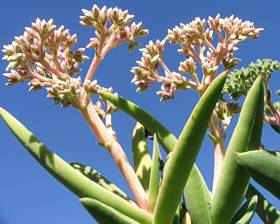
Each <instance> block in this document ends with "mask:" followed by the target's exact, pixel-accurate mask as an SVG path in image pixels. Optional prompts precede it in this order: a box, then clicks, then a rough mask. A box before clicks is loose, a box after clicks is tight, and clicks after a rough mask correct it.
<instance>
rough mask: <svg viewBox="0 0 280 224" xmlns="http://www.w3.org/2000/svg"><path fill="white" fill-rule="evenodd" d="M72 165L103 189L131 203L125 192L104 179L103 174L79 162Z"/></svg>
mask: <svg viewBox="0 0 280 224" xmlns="http://www.w3.org/2000/svg"><path fill="white" fill-rule="evenodd" d="M70 165H71V166H72V167H73V168H74V169H76V170H78V171H79V172H80V173H82V174H83V175H85V176H86V177H88V178H89V179H91V180H92V181H94V182H95V183H97V184H99V185H100V186H102V187H103V188H105V189H107V190H109V191H111V192H113V193H115V194H117V195H118V196H120V197H122V198H123V199H125V200H129V201H131V200H130V199H129V198H128V196H127V195H126V193H125V192H123V191H122V190H121V189H120V188H119V187H118V186H116V185H115V184H113V183H112V182H111V181H110V180H108V179H107V178H106V177H104V176H103V175H102V174H101V173H99V172H98V171H97V170H95V169H93V168H92V167H90V166H87V165H84V164H82V163H78V162H70Z"/></svg>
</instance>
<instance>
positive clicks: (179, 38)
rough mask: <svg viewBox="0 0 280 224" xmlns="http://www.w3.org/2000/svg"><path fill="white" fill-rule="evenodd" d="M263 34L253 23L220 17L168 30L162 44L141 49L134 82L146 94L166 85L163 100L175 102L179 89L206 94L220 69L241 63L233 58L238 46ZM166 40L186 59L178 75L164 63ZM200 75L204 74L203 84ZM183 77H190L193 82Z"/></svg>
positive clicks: (134, 68)
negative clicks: (193, 90)
mask: <svg viewBox="0 0 280 224" xmlns="http://www.w3.org/2000/svg"><path fill="white" fill-rule="evenodd" d="M261 31H262V29H257V28H255V27H254V25H253V23H252V22H249V21H245V22H242V20H240V19H239V18H237V17H233V16H231V17H227V18H224V19H223V18H220V15H217V16H216V17H215V18H212V17H209V18H208V20H207V21H206V20H205V19H200V18H196V19H195V20H194V21H192V22H190V23H189V24H180V25H179V26H175V27H174V28H173V29H172V30H168V35H167V37H166V38H165V39H164V40H163V41H157V42H156V43H153V42H150V43H149V44H148V45H147V46H146V48H144V49H141V53H142V58H141V61H138V62H137V64H138V66H136V67H133V68H132V73H134V78H133V80H132V82H133V83H134V84H136V85H137V91H144V90H145V89H147V88H148V87H149V86H150V85H151V84H152V83H155V82H161V83H163V84H162V87H161V89H162V91H159V92H158V94H160V95H161V97H162V99H169V98H172V97H173V95H174V92H176V91H177V90H180V89H189V88H194V89H197V90H199V91H200V92H203V91H204V89H205V88H207V86H208V85H209V84H210V83H211V82H212V81H213V79H214V78H215V74H216V71H217V70H218V68H219V66H220V65H223V67H224V69H225V70H229V69H231V68H233V67H234V66H236V65H237V63H238V62H239V59H238V58H234V57H233V54H234V52H235V51H236V50H237V49H238V48H237V44H239V43H240V42H242V41H244V40H245V39H247V38H253V39H255V38H257V37H258V36H259V34H260V32H261ZM214 34H216V35H215V36H214ZM166 40H168V41H169V43H170V44H175V45H179V46H180V48H179V50H178V52H179V53H182V54H183V55H185V56H186V59H185V60H184V61H182V62H180V66H179V69H178V72H171V71H170V70H169V69H168V67H167V66H166V64H165V63H164V62H163V50H164V45H165V41H166ZM198 65H200V68H199V66H198ZM159 66H161V67H162V68H163V70H164V75H160V74H159ZM199 71H200V72H202V78H201V82H200V80H199V77H198V73H199ZM182 73H187V74H188V75H190V76H191V79H187V78H186V77H185V76H184V75H183V74H182Z"/></svg>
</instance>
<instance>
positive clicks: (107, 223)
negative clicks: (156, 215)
mask: <svg viewBox="0 0 280 224" xmlns="http://www.w3.org/2000/svg"><path fill="white" fill-rule="evenodd" d="M80 202H81V203H82V205H83V206H84V207H85V208H86V210H87V211H88V212H89V213H90V214H91V216H92V217H93V218H95V220H96V221H98V222H99V223H100V224H113V223H114V224H139V222H136V221H135V220H133V219H131V218H129V217H127V216H125V215H124V214H122V213H120V212H118V211H117V210H116V209H113V208H112V207H110V206H108V205H106V204H104V203H102V202H99V201H97V200H94V199H92V198H81V199H80Z"/></svg>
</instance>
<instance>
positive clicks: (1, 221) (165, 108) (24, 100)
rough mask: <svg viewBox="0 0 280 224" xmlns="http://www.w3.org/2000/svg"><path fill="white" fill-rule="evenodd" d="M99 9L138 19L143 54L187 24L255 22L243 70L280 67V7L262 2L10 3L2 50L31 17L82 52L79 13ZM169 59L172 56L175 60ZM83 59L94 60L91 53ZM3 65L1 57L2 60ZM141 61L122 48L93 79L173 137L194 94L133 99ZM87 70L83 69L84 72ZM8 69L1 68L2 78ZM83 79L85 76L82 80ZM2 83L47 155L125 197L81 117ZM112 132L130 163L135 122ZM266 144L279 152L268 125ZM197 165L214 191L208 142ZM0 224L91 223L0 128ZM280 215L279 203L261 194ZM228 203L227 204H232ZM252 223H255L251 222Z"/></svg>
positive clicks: (4, 102) (124, 120)
mask: <svg viewBox="0 0 280 224" xmlns="http://www.w3.org/2000/svg"><path fill="white" fill-rule="evenodd" d="M94 3H95V4H98V5H99V6H102V5H107V6H118V7H120V8H123V9H128V10H129V12H130V13H131V14H134V15H135V20H136V21H143V24H144V27H146V28H148V29H149V30H150V35H149V36H148V37H145V38H143V39H141V43H142V46H143V45H144V44H146V43H147V42H148V40H150V39H152V40H156V39H157V38H159V39H161V38H163V37H164V36H165V35H166V33H167V29H168V28H172V27H174V26H175V25H177V24H178V23H180V22H183V23H187V22H189V21H191V20H192V19H194V18H195V17H197V16H199V17H201V18H205V17H207V16H215V15H216V14H217V13H221V15H222V16H223V17H224V16H230V15H231V14H234V15H236V16H238V17H240V18H242V19H248V20H252V21H254V22H255V25H256V26H257V27H263V28H264V29H265V31H264V32H263V33H262V34H261V36H260V38H259V39H257V40H255V41H251V40H249V41H246V42H245V43H244V44H243V45H240V50H239V51H238V52H237V55H238V57H240V58H241V59H242V62H241V63H240V65H247V64H248V63H249V62H250V61H254V60H256V59H258V58H272V59H278V60H280V53H279V50H280V42H279V34H280V31H279V22H280V13H279V8H280V3H278V1H276V0H266V1H260V0H255V1H244V0H235V1H229V0H228V1H218V0H212V1H208V0H200V1H199V0H197V1H188V0H185V1H183V0H181V1H176V0H173V1H128V0H126V1H125V0H119V1H86V0H83V1H66V0H60V1H58V0H56V1H54V0H48V1H42V0H36V1H35V0H33V1H32V0H25V1H21V0H11V1H4V0H3V1H1V2H0V8H1V13H0V27H1V30H2V31H1V37H0V45H1V46H2V45H3V44H8V43H10V42H11V41H12V40H13V38H14V36H15V35H19V34H22V33H23V30H24V27H25V26H29V25H30V23H31V22H32V21H34V20H35V19H36V17H40V18H45V19H50V18H53V19H54V21H55V23H56V24H57V25H62V24H64V25H65V27H67V28H69V29H70V31H71V33H77V34H78V40H79V43H78V45H79V46H85V45H86V44H87V42H88V40H89V38H90V37H91V36H92V31H91V30H90V29H88V28H85V27H82V26H80V25H79V16H80V15H81V9H82V8H85V9H90V8H91V7H92V5H93V4H94ZM168 52H171V53H170V56H169V57H168V55H166V58H167V63H168V64H169V66H170V67H171V68H176V67H177V66H178V60H175V59H176V57H173V56H172V55H174V52H175V49H168ZM172 52H173V53H172ZM86 54H87V55H88V56H92V55H93V52H92V51H90V50H88V51H87V52H86ZM1 57H2V56H1ZM139 57H140V53H139V52H138V51H135V52H133V53H129V52H128V51H127V46H123V47H121V48H119V49H116V50H113V51H112V52H110V54H109V55H108V57H106V60H105V61H104V62H103V63H102V65H101V66H100V67H99V68H98V71H97V74H96V78H98V79H99V80H100V83H101V84H103V85H104V86H113V87H114V90H115V91H117V92H118V93H119V94H120V95H122V96H125V97H127V98H129V99H132V100H133V101H135V102H136V103H138V104H139V105H141V106H143V107H144V108H145V109H146V110H148V111H150V112H151V113H152V114H154V115H156V116H157V117H158V118H159V119H160V120H161V121H162V122H163V123H164V124H165V125H166V126H167V127H168V128H169V129H170V130H172V131H173V132H174V133H175V134H176V135H178V134H179V132H180V130H181V129H182V127H183V125H184V123H185V121H186V119H187V117H188V115H189V114H190V112H191V109H192V108H193V106H194V104H195V102H196V100H197V97H196V94H195V93H193V92H181V93H179V94H177V95H176V97H175V99H174V100H172V101H169V102H166V103H160V102H159V98H158V96H156V95H155V93H154V92H155V89H157V88H158V86H157V87H156V88H151V89H150V90H148V91H147V92H145V93H143V94H137V93H135V86H134V85H133V84H131V83H130V81H131V79H132V74H131V73H130V69H131V67H132V66H134V65H135V61H136V60H138V59H139ZM88 65H89V62H87V63H85V64H84V66H83V68H84V72H85V71H86V68H87V66H88ZM5 67H6V63H4V62H1V63H0V70H1V73H3V72H4V69H5ZM82 75H84V73H82ZM279 75H280V73H275V74H274V75H273V78H272V80H271V81H272V82H271V83H272V89H274V90H275V89H276V88H278V89H279V83H280V82H279V81H280V77H279ZM5 81H6V80H5V79H4V78H0V106H2V107H4V108H6V109H7V110H9V111H10V112H11V113H13V114H14V115H15V116H16V117H17V118H19V119H20V120H21V121H22V122H23V123H24V124H25V125H26V126H27V127H29V128H30V129H31V130H32V131H33V132H34V133H36V135H37V136H38V137H39V138H40V139H41V140H42V141H43V142H45V143H46V144H47V145H48V146H49V148H51V149H52V150H53V151H55V152H56V153H58V154H59V155H61V156H62V157H63V158H64V159H65V160H68V161H79V162H83V163H86V164H88V165H91V166H93V167H94V168H96V169H97V170H99V171H101V172H102V173H103V174H104V175H105V176H107V177H108V178H110V179H111V180H112V181H113V182H115V183H117V184H119V186H121V187H122V188H123V189H124V190H126V191H128V188H127V186H126V184H125V182H124V180H123V179H122V177H121V176H120V173H119V171H118V170H117V169H116V167H115V165H114V164H113V162H112V161H111V160H110V158H109V156H108V154H107V153H106V151H105V150H103V149H102V148H100V147H99V146H98V145H97V144H96V140H95V138H94V137H93V136H92V134H91V132H90V130H89V128H88V127H87V125H86V123H85V122H84V121H83V119H82V117H81V115H80V114H79V113H78V111H76V110H74V109H72V108H69V109H63V108H60V107H58V106H54V105H53V102H52V101H51V100H49V99H47V98H46V97H45V96H46V91H44V90H43V91H40V92H36V93H28V91H27V90H28V87H27V86H26V85H16V86H14V87H13V88H9V87H6V86H4V83H5ZM113 125H114V128H115V130H116V131H117V133H118V138H119V141H120V142H121V143H122V145H123V146H124V148H125V151H126V152H127V154H128V156H129V158H130V159H131V153H130V148H131V140H130V139H131V131H132V128H133V126H134V121H133V120H132V119H131V118H129V117H128V116H127V115H125V114H124V113H122V112H118V113H116V114H115V115H114V118H113ZM264 132H265V133H264V134H263V139H264V140H263V143H264V144H265V145H266V146H267V147H268V148H274V149H279V148H280V147H279V146H280V138H279V135H277V134H275V133H274V132H273V131H271V129H270V128H269V127H268V126H267V125H265V128H264ZM204 142H205V143H204V145H203V148H202V150H201V152H200V154H199V158H198V161H197V164H198V166H199V167H200V169H201V170H202V172H203V174H204V176H205V178H206V180H207V183H208V184H209V186H211V184H212V183H211V180H212V171H213V158H212V157H213V153H212V145H211V143H210V142H209V140H208V139H206V140H205V141H204ZM0 152H1V156H0V170H1V190H0V224H19V223H21V224H49V223H52V224H61V223H67V224H76V223H83V224H89V223H94V221H93V220H92V219H91V217H90V216H89V215H88V214H87V212H86V211H85V210H84V209H83V208H82V207H81V206H80V204H79V201H78V198H77V197H76V196H74V195H73V194H72V193H71V192H69V191H68V190H67V189H66V188H64V187H63V186H62V185H60V184H59V183H58V182H57V181H56V180H55V179H54V178H53V177H51V176H49V174H48V173H46V172H45V170H43V169H42V168H41V167H40V166H39V165H38V164H37V162H35V161H34V160H33V158H31V157H30V156H29V155H28V154H27V153H26V151H25V150H24V149H23V147H22V146H21V145H20V144H19V143H18V142H17V141H16V140H15V138H14V137H13V136H12V135H11V133H10V132H9V131H8V129H7V127H6V126H5V125H4V123H3V122H2V121H1V123H0ZM266 195H268V197H269V198H271V200H272V201H273V202H274V204H275V205H276V206H277V207H278V208H279V209H280V204H279V201H277V200H276V199H274V198H273V197H271V196H270V195H269V194H267V193H266ZM229 203H230V202H229ZM254 223H260V221H258V220H257V219H255V221H254Z"/></svg>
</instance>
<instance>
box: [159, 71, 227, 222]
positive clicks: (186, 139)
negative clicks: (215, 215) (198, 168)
mask: <svg viewBox="0 0 280 224" xmlns="http://www.w3.org/2000/svg"><path fill="white" fill-rule="evenodd" d="M225 80H226V74H223V75H220V76H219V77H218V78H216V79H215V80H214V81H213V82H212V83H211V85H210V86H209V87H208V89H207V90H206V91H205V93H204V94H203V95H202V97H201V98H200V100H199V102H198V103H197V105H196V106H195V108H194V110H193V112H192V114H191V115H190V118H189V119H188V121H187V123H186V125H185V127H184V129H183V131H182V132H181V134H180V137H179V139H178V142H177V144H176V145H175V148H174V150H173V152H172V153H171V156H170V158H169V160H168V162H167V164H166V168H165V169H164V175H163V180H162V184H161V187H160V191H159V195H158V199H157V202H156V208H155V214H154V224H162V223H170V222H171V221H172V219H173V217H174V214H175V212H176V209H177V206H178V204H179V203H180V200H181V197H182V194H183V191H184V188H185V185H186V182H187V180H188V177H189V175H190V173H191V170H192V167H193V165H194V162H195V159H196V156H197V154H198V152H199V149H200V146H201V144H202V141H203V138H204V135H205V133H206V130H207V127H208V123H209V121H210V118H211V115H212V112H213V110H214V108H215V105H216V103H217V100H218V98H219V96H220V93H221V91H222V89H223V85H224V83H225ZM205 208H206V210H204V208H200V209H201V211H202V210H204V212H203V215H204V216H202V217H200V221H199V222H198V223H197V224H199V223H211V220H210V214H209V212H208V206H207V205H205ZM205 211H206V213H205ZM201 214H202V213H201ZM190 215H191V214H190ZM191 218H192V217H191Z"/></svg>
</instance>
